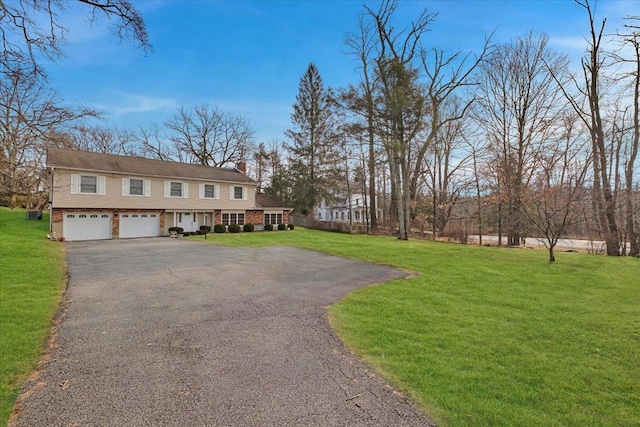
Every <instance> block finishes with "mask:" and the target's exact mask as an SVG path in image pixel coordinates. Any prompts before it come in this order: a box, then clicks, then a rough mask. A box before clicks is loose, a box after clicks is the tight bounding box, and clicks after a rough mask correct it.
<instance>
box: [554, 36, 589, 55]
mask: <svg viewBox="0 0 640 427" xmlns="http://www.w3.org/2000/svg"><path fill="white" fill-rule="evenodd" d="M549 43H550V44H551V45H553V46H556V47H558V48H562V49H567V50H570V51H572V53H583V52H584V51H585V50H586V48H587V41H586V40H585V39H584V37H582V36H571V37H551V38H550V39H549Z"/></svg>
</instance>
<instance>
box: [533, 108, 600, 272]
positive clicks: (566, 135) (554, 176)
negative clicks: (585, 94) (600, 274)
mask: <svg viewBox="0 0 640 427" xmlns="http://www.w3.org/2000/svg"><path fill="white" fill-rule="evenodd" d="M576 122H577V121H576V118H575V117H574V116H572V115H567V116H565V117H564V118H563V119H562V127H561V134H560V135H559V140H558V141H557V142H556V143H554V144H552V145H551V146H549V147H548V148H547V149H546V150H545V151H543V152H540V153H537V155H539V156H541V158H540V159H538V162H537V164H538V167H537V168H536V171H535V173H534V176H533V179H532V180H531V183H530V185H529V186H528V187H527V188H526V189H525V191H524V193H523V204H522V206H523V210H524V212H525V214H526V215H527V218H528V219H529V221H530V223H531V224H532V225H533V228H534V231H536V234H541V235H542V239H540V240H541V241H542V242H543V244H544V245H545V247H546V248H547V250H548V251H549V262H555V260H556V259H555V254H554V248H555V246H556V244H557V243H558V240H559V239H560V238H561V237H564V235H565V232H566V230H567V229H568V228H569V227H570V226H572V225H573V224H575V223H576V222H578V221H580V220H581V219H582V217H581V215H580V209H579V205H580V204H581V203H582V199H584V194H585V192H586V190H585V187H584V182H585V179H586V177H587V172H588V170H589V153H588V152H587V151H586V149H585V148H586V147H587V146H588V141H587V140H586V138H584V137H583V133H582V132H580V130H579V129H577V127H576Z"/></svg>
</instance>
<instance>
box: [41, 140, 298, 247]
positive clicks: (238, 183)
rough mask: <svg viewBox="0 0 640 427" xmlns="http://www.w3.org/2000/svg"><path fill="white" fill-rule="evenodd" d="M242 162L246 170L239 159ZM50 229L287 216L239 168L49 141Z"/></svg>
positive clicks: (131, 230)
mask: <svg viewBox="0 0 640 427" xmlns="http://www.w3.org/2000/svg"><path fill="white" fill-rule="evenodd" d="M238 166H239V169H244V167H241V165H238ZM47 170H48V173H49V177H50V181H49V182H50V185H51V190H50V199H49V206H50V207H49V209H50V213H51V216H50V218H51V220H50V221H51V225H50V230H51V231H52V232H55V233H57V234H58V235H59V236H61V237H64V238H65V239H66V240H98V239H112V238H113V239H117V238H129V237H155V236H163V235H168V234H169V231H168V229H169V227H172V226H175V227H182V228H183V229H184V231H197V230H199V229H200V226H203V225H207V226H213V225H214V224H224V225H229V224H239V225H244V224H245V223H252V224H256V225H258V226H259V225H261V224H264V223H265V221H269V222H271V221H272V220H273V219H274V218H275V220H276V221H278V222H282V223H288V221H289V217H288V216H289V212H290V211H291V210H292V209H290V208H286V207H282V206H275V205H278V203H275V202H274V201H273V200H269V201H267V205H266V206H263V205H261V204H260V200H262V197H256V196H257V195H256V187H257V183H256V182H255V181H253V180H252V179H251V178H249V177H247V176H246V174H245V173H244V170H238V169H232V168H216V167H210V166H203V165H192V164H185V163H177V162H167V161H162V160H153V159H145V158H141V157H131V156H116V155H112V154H102V153H92V152H87V151H77V150H68V149H62V148H54V147H50V148H48V150H47Z"/></svg>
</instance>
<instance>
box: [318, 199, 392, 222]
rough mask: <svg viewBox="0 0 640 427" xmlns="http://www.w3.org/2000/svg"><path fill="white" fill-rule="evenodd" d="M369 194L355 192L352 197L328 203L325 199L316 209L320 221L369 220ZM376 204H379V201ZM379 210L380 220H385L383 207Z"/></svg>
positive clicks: (378, 216)
mask: <svg viewBox="0 0 640 427" xmlns="http://www.w3.org/2000/svg"><path fill="white" fill-rule="evenodd" d="M369 200H371V199H370V198H369V195H364V194H361V193H353V194H351V196H350V197H345V198H343V199H342V200H341V201H340V202H339V203H327V202H326V201H325V200H324V199H322V200H321V201H320V204H318V206H317V207H316V209H315V214H316V219H317V220H318V221H328V222H351V223H358V224H364V223H365V222H367V221H369V206H370V203H369ZM377 200H378V199H377V197H376V206H379V205H378V203H377ZM376 210H377V218H378V221H382V220H383V214H382V212H383V211H382V209H376Z"/></svg>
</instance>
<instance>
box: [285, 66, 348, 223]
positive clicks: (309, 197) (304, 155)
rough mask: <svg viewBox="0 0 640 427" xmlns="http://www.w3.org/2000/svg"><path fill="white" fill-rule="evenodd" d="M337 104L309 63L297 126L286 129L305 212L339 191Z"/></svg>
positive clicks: (297, 195) (298, 203)
mask: <svg viewBox="0 0 640 427" xmlns="http://www.w3.org/2000/svg"><path fill="white" fill-rule="evenodd" d="M333 106H334V101H333V96H332V94H331V91H330V90H329V89H325V88H324V85H323V83H322V77H321V76H320V73H319V71H318V68H317V67H316V65H315V64H309V67H308V68H307V71H306V72H305V73H304V75H303V76H302V78H301V79H300V86H299V91H298V95H297V96H296V103H295V104H294V105H293V113H292V114H291V123H292V125H293V126H292V128H291V129H289V130H287V131H286V136H287V138H288V139H289V142H290V143H289V144H287V149H288V150H289V153H290V172H291V174H292V180H293V182H292V196H293V203H294V207H295V208H296V210H298V211H299V212H302V213H305V214H307V213H311V214H312V215H313V207H314V206H315V205H316V204H318V203H319V202H320V200H321V199H322V198H325V199H327V198H331V196H332V195H333V194H334V193H335V187H336V182H337V177H338V172H337V171H336V168H335V164H336V163H337V162H336V161H335V158H336V157H337V155H338V151H337V149H336V146H337V144H338V138H337V134H336V130H335V129H336V127H335V118H334V108H333Z"/></svg>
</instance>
